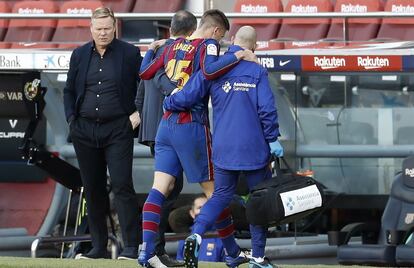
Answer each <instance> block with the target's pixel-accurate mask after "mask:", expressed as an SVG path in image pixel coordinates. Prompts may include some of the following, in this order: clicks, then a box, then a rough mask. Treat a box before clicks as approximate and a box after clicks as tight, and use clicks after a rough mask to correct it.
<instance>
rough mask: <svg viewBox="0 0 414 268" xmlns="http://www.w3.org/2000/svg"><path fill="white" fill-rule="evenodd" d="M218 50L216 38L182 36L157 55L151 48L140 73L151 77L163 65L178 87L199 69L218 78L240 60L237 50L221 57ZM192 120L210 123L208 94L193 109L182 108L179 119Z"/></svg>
mask: <svg viewBox="0 0 414 268" xmlns="http://www.w3.org/2000/svg"><path fill="white" fill-rule="evenodd" d="M219 51H220V46H219V44H218V42H217V41H216V40H214V39H203V38H197V39H192V40H190V39H185V38H179V39H177V40H176V41H175V42H173V43H172V44H171V45H169V46H168V47H166V48H165V49H164V51H163V53H162V54H161V55H160V56H159V57H157V58H155V59H152V58H153V56H154V51H153V50H149V51H148V52H147V53H146V55H145V57H144V60H143V61H142V64H141V68H140V77H141V78H142V79H144V80H148V79H151V78H153V77H154V76H155V74H156V73H157V71H158V70H159V69H160V68H164V69H165V73H166V74H167V76H168V77H169V78H170V80H171V82H172V83H173V84H174V85H175V86H176V87H177V88H178V89H182V88H183V87H184V85H185V84H186V83H187V81H188V79H189V78H190V76H191V75H192V74H193V73H195V72H197V71H198V70H200V69H201V70H202V72H203V74H204V75H205V77H206V78H207V79H215V78H217V77H219V76H221V75H223V74H225V73H226V72H228V71H229V70H230V69H231V68H232V67H233V66H234V65H235V64H237V62H238V60H237V57H236V56H235V55H234V54H232V55H229V56H223V57H221V58H220V59H219V57H218V56H219ZM171 114H172V113H171V112H166V113H165V114H164V118H169V117H170V116H171ZM193 121H196V122H200V123H203V124H208V97H206V98H205V99H203V100H202V101H201V102H199V103H197V104H196V105H194V106H193V107H192V108H191V109H190V110H188V111H186V112H180V113H179V115H178V118H177V123H188V122H193Z"/></svg>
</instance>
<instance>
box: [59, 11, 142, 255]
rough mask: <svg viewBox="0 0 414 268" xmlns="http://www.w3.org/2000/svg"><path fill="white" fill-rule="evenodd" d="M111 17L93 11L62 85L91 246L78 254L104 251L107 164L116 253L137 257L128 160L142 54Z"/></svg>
mask: <svg viewBox="0 0 414 268" xmlns="http://www.w3.org/2000/svg"><path fill="white" fill-rule="evenodd" d="M115 22H116V21H115V17H114V14H113V12H112V11H111V10H110V9H108V8H105V7H101V8H98V9H96V10H95V11H94V12H93V14H92V19H91V27H90V28H91V33H92V39H93V41H91V42H88V43H86V44H85V45H83V46H81V47H79V48H77V49H75V50H74V51H73V53H72V56H71V59H70V65H69V71H68V75H67V81H66V87H65V89H64V104H65V113H66V119H67V121H68V123H69V130H70V136H71V138H72V141H73V145H74V148H75V152H76V156H77V159H78V163H79V168H80V171H81V177H82V182H83V186H84V190H85V198H86V204H87V209H88V223H89V229H90V233H91V236H92V246H93V248H92V249H91V251H89V252H88V253H87V254H84V255H81V256H80V258H104V257H105V256H106V255H107V250H106V247H107V240H108V230H107V225H106V219H107V214H108V211H109V199H108V192H107V188H106V185H107V179H106V178H107V175H106V174H107V173H106V170H107V168H108V170H109V175H110V179H111V186H112V192H113V193H114V197H115V199H114V201H115V209H116V211H117V213H118V217H119V223H120V226H121V231H122V238H123V242H124V250H123V251H122V253H121V255H120V257H119V258H120V259H122V258H123V259H126V258H128V259H129V258H131V259H136V258H137V250H138V245H139V242H140V240H141V239H140V230H141V228H140V226H139V225H140V222H139V210H138V203H137V201H136V196H135V191H134V187H133V182H132V160H133V141H134V136H135V134H136V133H135V132H136V131H135V130H136V128H137V127H138V125H139V123H140V121H141V119H140V116H139V113H138V112H137V111H136V107H135V104H134V99H135V95H136V92H137V84H138V82H139V77H138V70H139V67H140V65H141V60H142V57H141V55H140V51H139V49H138V48H137V47H135V46H133V45H131V44H128V43H126V42H123V41H120V40H118V39H116V38H115Z"/></svg>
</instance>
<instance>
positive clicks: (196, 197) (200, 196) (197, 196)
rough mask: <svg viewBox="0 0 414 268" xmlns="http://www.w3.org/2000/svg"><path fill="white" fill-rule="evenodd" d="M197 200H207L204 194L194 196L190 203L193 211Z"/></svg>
mask: <svg viewBox="0 0 414 268" xmlns="http://www.w3.org/2000/svg"><path fill="white" fill-rule="evenodd" d="M199 198H205V199H207V196H206V195H205V194H204V193H201V194H197V195H196V196H194V199H193V202H192V203H191V209H194V202H195V201H196V200H197V199H199Z"/></svg>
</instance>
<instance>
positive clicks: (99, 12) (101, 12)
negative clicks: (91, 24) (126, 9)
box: [92, 7, 116, 25]
mask: <svg viewBox="0 0 414 268" xmlns="http://www.w3.org/2000/svg"><path fill="white" fill-rule="evenodd" d="M108 17H110V18H111V19H112V20H113V22H114V25H115V22H116V19H115V15H114V12H113V11H112V10H111V9H110V8H108V7H98V8H97V9H95V10H94V11H93V13H92V20H93V19H101V18H108Z"/></svg>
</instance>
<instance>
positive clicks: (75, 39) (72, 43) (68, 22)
mask: <svg viewBox="0 0 414 268" xmlns="http://www.w3.org/2000/svg"><path fill="white" fill-rule="evenodd" d="M101 6H102V3H101V2H100V1H68V2H65V3H63V5H62V6H61V7H60V13H72V14H82V13H87V14H92V12H93V11H94V10H95V9H96V8H98V7H101ZM90 40H92V37H91V31H90V20H89V19H60V20H58V23H57V27H56V31H55V34H54V35H53V38H52V42H55V43H59V45H58V47H59V48H74V47H77V46H80V45H82V44H84V43H85V42H88V41H90Z"/></svg>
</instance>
